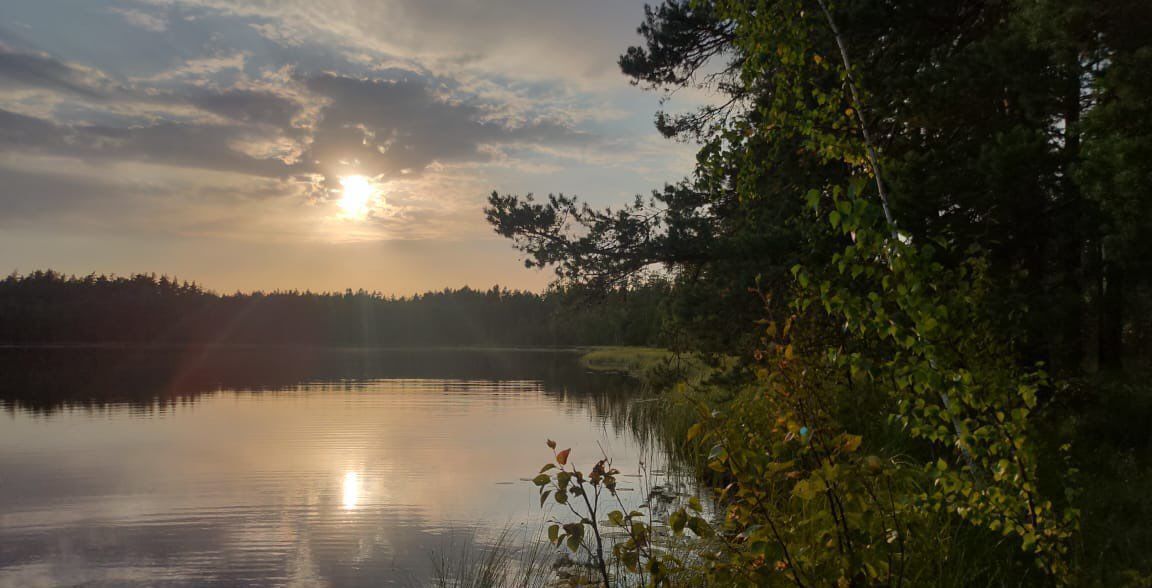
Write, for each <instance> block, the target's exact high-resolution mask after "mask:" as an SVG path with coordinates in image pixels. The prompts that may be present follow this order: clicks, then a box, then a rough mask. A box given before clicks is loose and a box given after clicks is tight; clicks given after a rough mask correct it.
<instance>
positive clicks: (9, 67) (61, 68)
mask: <svg viewBox="0 0 1152 588" xmlns="http://www.w3.org/2000/svg"><path fill="white" fill-rule="evenodd" d="M93 77H94V76H93V75H92V73H91V72H89V71H86V70H84V69H82V68H79V67H76V66H74V65H70V64H66V63H63V62H61V61H58V60H56V59H53V58H51V57H48V56H46V55H43V54H38V53H19V52H16V51H12V50H10V49H7V48H5V47H4V46H3V45H2V44H0V89H10V88H15V87H30V88H38V89H43V90H50V91H54V92H63V93H66V94H72V95H76V96H79V97H82V98H86V99H89V100H102V99H104V97H105V95H104V92H103V91H102V90H101V89H100V88H99V87H98V85H97V82H98V81H99V80H97V79H93Z"/></svg>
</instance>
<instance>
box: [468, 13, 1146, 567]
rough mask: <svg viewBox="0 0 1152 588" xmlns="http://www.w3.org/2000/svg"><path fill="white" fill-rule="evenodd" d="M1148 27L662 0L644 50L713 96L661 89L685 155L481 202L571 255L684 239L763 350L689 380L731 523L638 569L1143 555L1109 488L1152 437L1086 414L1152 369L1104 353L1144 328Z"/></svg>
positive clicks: (707, 320) (1133, 347)
mask: <svg viewBox="0 0 1152 588" xmlns="http://www.w3.org/2000/svg"><path fill="white" fill-rule="evenodd" d="M1150 27H1152V4H1148V3H1147V2H1141V1H1133V0H1106V1H1103V2H1083V1H1079V0H1038V1H1037V0H1028V1H1025V0H1010V1H1005V2H968V1H964V0H956V1H945V2H932V3H918V2H905V1H899V0H896V1H888V2H874V1H871V0H862V1H853V0H848V1H844V2H836V3H829V2H826V1H825V0H759V1H743V0H714V1H707V2H706V1H686V0H666V1H665V2H664V3H662V4H661V5H660V6H658V7H655V8H649V9H648V11H647V18H646V21H645V22H644V24H643V25H642V26H641V27H640V29H639V32H640V34H641V35H642V36H643V37H644V40H645V44H644V45H643V46H641V47H634V48H631V49H629V50H628V52H627V53H626V54H625V55H624V56H623V57H622V58H621V60H620V65H621V67H622V69H623V71H624V73H625V74H626V75H628V76H630V77H631V78H632V79H633V80H634V81H635V82H636V83H637V84H640V85H643V86H645V87H649V88H652V89H656V90H660V91H667V92H674V91H676V90H677V89H680V88H684V87H696V88H704V89H708V90H711V91H712V92H714V93H715V94H716V95H718V96H721V97H722V99H721V100H720V102H719V103H717V104H715V105H712V106H708V107H705V108H703V109H700V110H698V111H695V112H691V113H687V114H668V113H660V114H658V115H657V121H656V122H657V126H658V127H659V129H660V130H661V132H663V133H664V134H665V135H667V136H669V137H676V138H680V139H684V140H695V141H699V143H700V151H699V155H698V166H697V169H696V172H695V174H694V176H693V177H692V178H691V179H689V180H686V181H685V182H682V183H680V184H678V185H675V186H669V187H666V188H665V189H664V190H663V191H658V192H655V193H653V195H652V196H651V197H650V198H647V199H644V198H638V199H637V200H636V202H635V203H634V204H633V205H631V206H628V207H625V208H623V209H620V210H607V211H597V210H592V209H590V208H588V207H586V206H582V205H581V204H580V203H579V202H577V201H576V200H575V199H574V198H571V197H566V196H553V197H549V198H548V199H547V201H543V202H538V201H535V200H533V199H531V198H530V197H527V198H521V197H518V196H503V195H500V194H495V193H494V194H493V195H492V197H491V198H490V201H489V202H490V207H489V210H488V217H489V220H490V221H491V222H492V224H493V225H494V227H495V228H496V230H497V232H499V233H500V234H502V235H505V236H508V237H510V238H512V239H513V240H514V242H515V243H516V244H517V246H518V247H519V248H521V249H522V250H523V251H524V252H526V253H527V255H528V263H529V264H531V265H538V266H547V265H555V266H556V267H557V269H558V274H559V277H560V279H561V281H562V282H564V283H578V284H582V285H587V286H592V287H611V286H613V285H615V284H619V283H627V282H628V281H629V280H631V279H633V277H634V276H637V275H643V272H644V271H645V270H646V269H647V268H649V267H651V266H663V268H664V269H665V271H668V272H670V273H671V274H672V275H673V276H674V277H675V286H674V288H673V291H672V298H673V302H672V304H670V307H669V308H671V309H672V310H673V312H674V313H675V315H674V321H675V323H676V324H677V326H678V327H679V328H680V329H681V330H682V332H684V333H686V334H687V337H685V338H682V339H679V340H678V341H680V342H681V343H683V344H684V346H685V347H686V348H687V349H690V350H697V351H714V352H721V353H727V354H731V355H735V356H737V357H742V358H747V361H746V362H745V363H744V365H743V369H742V370H737V373H735V374H732V373H728V374H723V377H722V378H719V377H718V378H717V380H716V382H715V383H714V384H713V386H712V387H711V389H698V390H696V391H694V392H693V393H690V394H689V396H690V397H691V398H693V399H694V400H695V401H696V403H697V405H698V408H699V421H698V423H697V424H696V425H694V426H693V427H692V428H691V429H690V430H689V431H684V432H682V433H684V434H685V435H686V436H687V437H688V438H689V441H690V443H692V444H694V445H695V446H697V447H699V448H700V451H701V453H700V456H701V458H702V460H703V461H704V462H705V463H706V464H707V467H708V468H709V469H710V472H711V473H710V478H709V479H710V481H712V482H713V483H714V486H715V488H716V490H717V494H716V496H715V498H716V507H717V508H718V509H719V513H720V514H722V515H723V516H719V517H718V520H717V521H716V523H717V525H718V529H719V530H720V533H719V534H718V537H719V541H701V543H700V546H699V550H698V553H697V557H696V559H695V560H694V561H688V562H687V564H686V565H683V566H681V569H679V570H677V571H676V573H671V572H668V570H669V569H670V566H669V565H668V562H667V561H666V560H665V559H664V558H662V557H660V556H659V555H657V554H653V555H652V556H651V557H649V558H648V559H647V560H646V561H640V562H639V564H642V565H640V569H646V570H647V572H648V574H647V576H646V578H647V579H648V580H647V581H648V582H650V583H655V584H676V583H678V582H680V583H693V582H704V581H707V582H711V583H714V584H718V585H774V584H794V585H799V586H823V585H833V584H838V585H889V586H891V585H902V584H909V585H922V584H932V585H941V584H956V585H967V584H1037V585H1051V584H1083V583H1092V582H1102V583H1104V584H1109V585H1110V584H1114V583H1132V584H1139V583H1140V582H1147V581H1148V580H1149V578H1150V577H1152V576H1150V575H1149V574H1152V566H1150V564H1149V562H1148V560H1147V557H1146V555H1141V554H1140V551H1141V548H1140V545H1141V542H1143V543H1142V545H1143V546H1144V547H1147V546H1148V545H1149V541H1150V540H1152V537H1148V535H1147V533H1146V532H1144V531H1141V530H1140V529H1139V528H1137V527H1134V526H1133V524H1132V523H1131V522H1129V523H1123V522H1121V521H1119V520H1118V519H1117V517H1116V514H1117V511H1116V510H1115V509H1117V508H1127V509H1130V510H1131V511H1132V512H1139V513H1143V514H1144V515H1147V514H1148V512H1147V510H1148V509H1147V507H1146V506H1144V503H1145V502H1146V501H1142V500H1131V496H1130V495H1128V494H1125V493H1124V492H1116V493H1115V494H1114V496H1112V497H1110V500H1109V501H1101V500H1099V499H1100V498H1101V493H1100V492H1097V491H1095V490H1094V487H1100V488H1102V487H1107V486H1108V483H1107V481H1106V480H1108V479H1110V478H1120V477H1122V476H1123V477H1127V479H1128V482H1129V483H1135V484H1136V485H1137V486H1138V487H1144V488H1147V487H1148V484H1149V475H1148V472H1149V466H1150V464H1149V457H1150V456H1152V451H1150V448H1152V447H1150V441H1152V439H1150V438H1149V436H1148V434H1147V431H1146V428H1145V429H1144V430H1145V432H1144V433H1139V434H1136V435H1133V436H1129V437H1126V439H1125V442H1124V443H1116V442H1115V438H1114V437H1113V438H1109V437H1107V436H1105V437H1096V436H1093V435H1088V434H1086V431H1087V430H1086V427H1085V424H1086V422H1088V421H1089V420H1091V419H1090V418H1086V416H1085V415H1088V414H1100V411H1101V410H1102V408H1101V407H1104V406H1109V405H1110V406H1111V407H1112V408H1113V409H1115V406H1116V405H1115V404H1113V401H1112V399H1111V398H1110V396H1111V395H1116V396H1117V397H1120V398H1125V399H1129V400H1131V399H1133V398H1138V397H1141V396H1142V397H1144V398H1147V396H1148V388H1147V386H1146V385H1145V386H1144V387H1143V388H1139V387H1137V389H1138V390H1139V391H1136V392H1133V388H1132V386H1131V385H1128V384H1125V385H1116V384H1114V383H1111V382H1115V381H1124V380H1126V379H1128V378H1129V376H1128V375H1126V373H1125V372H1123V371H1121V369H1122V368H1123V366H1124V364H1127V367H1128V368H1129V369H1130V370H1132V372H1131V373H1137V370H1139V369H1141V364H1142V363H1143V360H1144V359H1146V358H1145V357H1144V356H1145V355H1146V347H1145V342H1146V340H1147V336H1148V334H1149V329H1148V325H1147V324H1146V319H1145V318H1144V314H1143V313H1142V312H1141V309H1143V308H1144V307H1145V306H1146V305H1147V303H1148V302H1149V297H1148V292H1147V287H1148V284H1149V278H1150V277H1152V274H1150V273H1149V271H1148V270H1149V269H1152V268H1149V267H1148V266H1147V263H1146V261H1144V260H1146V259H1147V258H1148V256H1147V252H1146V251H1145V249H1146V248H1147V247H1148V243H1149V242H1148V240H1147V238H1146V237H1145V236H1146V235H1148V234H1152V232H1150V229H1152V227H1150V226H1149V218H1152V217H1150V216H1149V215H1148V214H1147V211H1148V207H1149V206H1150V205H1152V175H1150V174H1149V173H1148V161H1149V159H1148V157H1147V156H1148V154H1149V151H1148V150H1149V148H1150V147H1152V134H1149V133H1148V132H1147V129H1148V126H1147V124H1146V123H1147V121H1148V117H1149V115H1150V110H1149V108H1148V106H1149V102H1148V101H1149V96H1150V94H1149V90H1150V88H1149V87H1148V82H1147V80H1148V79H1152V67H1149V66H1150V65H1152V64H1150V63H1149V61H1148V57H1149V55H1152V38H1150V37H1148V35H1147V31H1148V30H1152V28H1150ZM1104 374H1107V375H1106V376H1105V375H1104ZM1109 378H1111V380H1109ZM1147 404H1148V403H1147V402H1142V401H1140V400H1135V401H1134V402H1133V404H1131V405H1130V407H1129V408H1130V409H1136V408H1137V407H1143V409H1144V412H1143V413H1142V414H1143V415H1144V418H1146V417H1147V415H1148V414H1149V413H1148V412H1147V410H1146V409H1147ZM1137 414H1140V413H1137ZM1113 417H1114V418H1116V419H1117V420H1118V421H1119V422H1124V421H1125V420H1126V419H1131V418H1133V417H1132V416H1131V413H1130V412H1127V409H1121V412H1120V413H1117V414H1115V415H1113ZM1140 418H1141V417H1139V416H1137V417H1135V419H1134V420H1139V419H1140ZM1107 451H1115V452H1117V453H1118V454H1119V455H1120V457H1116V456H1115V455H1111V456H1109V457H1108V459H1106V460H1104V461H1100V457H1101V456H1102V455H1105V454H1106V452H1107ZM1078 469H1085V470H1091V471H1092V475H1093V477H1092V478H1091V479H1089V481H1088V482H1087V483H1084V482H1082V481H1081V479H1079V478H1078V476H1077V470H1078ZM1133 472H1137V473H1135V474H1133ZM1085 478H1087V477H1085ZM569 485H570V482H569V481H567V480H565V484H564V486H569ZM569 490H571V489H570V488H569ZM1085 496H1093V497H1094V498H1095V500H1093V499H1086V498H1085ZM1119 497H1127V498H1126V499H1128V500H1129V502H1128V503H1127V504H1126V505H1124V506H1120V505H1119V504H1117V503H1118V502H1122V501H1123V500H1124V499H1125V498H1120V499H1119V500H1117V498H1119ZM1138 518H1139V517H1138ZM1105 519H1107V520H1110V521H1112V523H1113V525H1114V526H1113V528H1111V529H1102V528H1101V527H1099V526H1098V525H1096V524H1095V521H1097V520H1105ZM584 524H585V525H591V526H592V527H593V528H595V527H596V526H597V525H598V524H599V523H598V522H597V521H595V520H591V522H589V519H587V518H585V522H584ZM669 525H670V526H672V527H673V530H675V526H676V525H674V524H673V521H671V520H670V521H669ZM565 529H566V530H567V531H568V536H569V537H571V536H572V535H573V533H574V528H573V529H572V530H568V528H567V527H566V528H565ZM1109 534H1111V537H1110V536H1109ZM1112 537H1121V538H1122V539H1121V540H1120V541H1119V543H1123V544H1124V545H1122V546H1121V547H1116V543H1113V541H1112ZM591 552H592V553H596V552H597V551H595V550H593V551H591ZM643 559H644V558H641V560H643ZM678 563H684V562H678ZM658 569H659V570H664V572H667V573H664V572H662V573H657V570H658ZM619 580H620V581H621V582H623V581H624V580H625V579H624V578H619ZM605 583H608V582H607V581H605Z"/></svg>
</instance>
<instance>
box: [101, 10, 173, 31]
mask: <svg viewBox="0 0 1152 588" xmlns="http://www.w3.org/2000/svg"><path fill="white" fill-rule="evenodd" d="M109 10H111V11H112V12H114V13H116V14H119V15H120V16H121V17H123V18H124V20H125V21H126V22H128V24H131V25H132V26H135V27H139V28H142V29H144V30H146V31H151V32H153V33H162V32H164V31H166V30H168V20H167V19H165V18H164V17H161V16H156V15H155V14H151V13H148V12H144V11H142V10H136V9H132V8H121V7H119V6H113V7H112V8H110V9H109Z"/></svg>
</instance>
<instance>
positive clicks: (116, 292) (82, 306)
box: [0, 270, 668, 347]
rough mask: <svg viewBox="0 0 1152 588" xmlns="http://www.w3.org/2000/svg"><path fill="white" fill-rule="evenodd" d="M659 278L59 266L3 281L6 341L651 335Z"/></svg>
mask: <svg viewBox="0 0 1152 588" xmlns="http://www.w3.org/2000/svg"><path fill="white" fill-rule="evenodd" d="M667 289H668V286H667V285H666V284H665V283H663V282H660V281H652V282H649V283H647V284H645V285H642V286H638V287H632V288H628V289H624V288H621V289H618V290H614V291H610V292H607V293H598V294H597V296H596V297H595V298H593V297H590V296H586V295H584V294H583V293H582V292H579V291H575V290H569V289H562V288H553V289H550V290H548V291H546V292H544V293H541V294H537V293H533V292H527V291H521V290H508V289H502V288H499V287H492V288H491V289H488V290H477V289H473V288H469V287H464V288H460V289H445V290H442V291H437V292H427V293H424V294H418V295H415V296H411V297H396V296H385V295H383V294H381V293H379V292H368V291H365V290H357V291H352V290H346V291H344V292H342V293H333V292H324V293H316V292H310V291H295V290H293V291H273V292H250V293H240V292H237V293H235V294H227V295H221V294H217V293H215V292H212V291H209V290H206V289H204V288H202V287H200V286H199V285H197V284H195V283H191V282H187V281H180V280H175V279H171V278H169V277H167V276H159V277H157V276H156V275H154V274H136V275H132V276H129V277H118V276H105V275H96V274H91V275H87V276H70V275H65V274H62V273H59V272H55V271H51V270H48V271H34V272H31V273H28V274H24V275H21V274H15V273H14V274H12V275H9V276H8V277H6V278H4V279H3V280H2V281H0V344H7V345H44V344H92V343H100V344H148V345H182V344H226V345H269V344H274V345H331V346H351V347H416V346H455V345H466V346H474V345H488V346H517V347H527V346H572V345H647V344H654V343H656V342H657V340H658V338H659V335H660V329H661V319H660V317H661V313H660V305H661V303H662V301H663V300H664V299H665V297H666V294H667Z"/></svg>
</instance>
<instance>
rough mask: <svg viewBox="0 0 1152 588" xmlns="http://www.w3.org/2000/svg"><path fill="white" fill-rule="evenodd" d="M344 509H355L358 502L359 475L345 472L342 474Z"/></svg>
mask: <svg viewBox="0 0 1152 588" xmlns="http://www.w3.org/2000/svg"><path fill="white" fill-rule="evenodd" d="M343 498H344V500H343V501H342V502H343V503H344V509H345V510H351V509H353V508H356V505H357V504H359V502H360V474H357V473H356V472H347V473H345V474H344V497H343Z"/></svg>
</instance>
